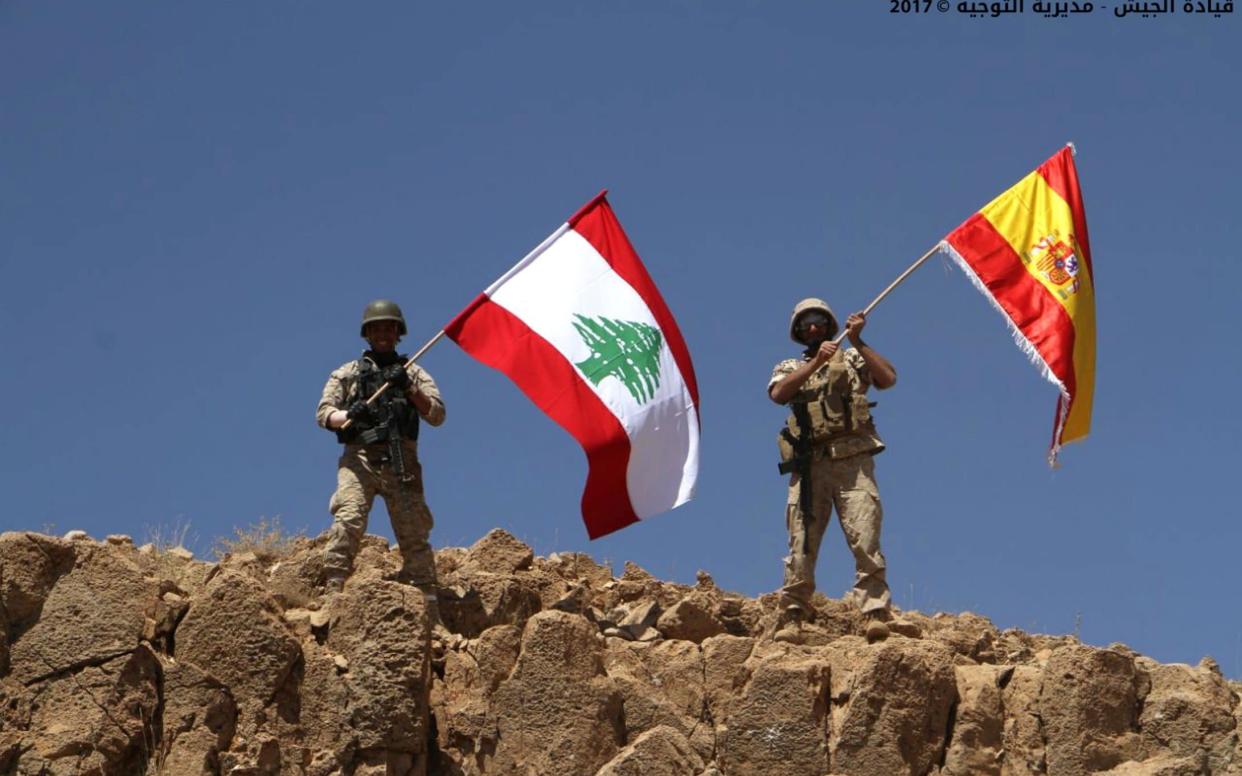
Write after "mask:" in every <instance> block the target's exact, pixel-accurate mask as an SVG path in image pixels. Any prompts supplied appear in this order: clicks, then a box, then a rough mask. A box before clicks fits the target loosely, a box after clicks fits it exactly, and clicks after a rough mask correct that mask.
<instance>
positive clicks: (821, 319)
mask: <svg viewBox="0 0 1242 776" xmlns="http://www.w3.org/2000/svg"><path fill="white" fill-rule="evenodd" d="M830 320H831V319H829V318H828V316H827V315H824V314H823V313H807V314H806V315H803V316H802V317H801V318H799V319H798V330H799V331H806V330H807V329H809V328H811V327H812V326H823V327H824V328H828V325H829V322H830Z"/></svg>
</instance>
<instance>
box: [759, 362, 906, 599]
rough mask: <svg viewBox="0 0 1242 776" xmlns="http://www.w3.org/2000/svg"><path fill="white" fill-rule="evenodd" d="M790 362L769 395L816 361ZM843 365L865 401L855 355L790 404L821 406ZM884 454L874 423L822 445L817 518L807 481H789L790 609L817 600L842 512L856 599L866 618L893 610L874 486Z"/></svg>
mask: <svg viewBox="0 0 1242 776" xmlns="http://www.w3.org/2000/svg"><path fill="white" fill-rule="evenodd" d="M809 360H810V359H809V357H804V358H802V359H788V360H786V361H782V362H781V363H779V364H777V365H776V368H775V369H773V370H772V379H771V380H769V381H768V391H769V392H771V390H772V387H773V386H775V385H776V384H777V383H779V382H780V381H781V380H783V379H784V378H785V377H786V376H787V375H789V374H790V373H791V372H793V371H794V370H795V369H797V368H798V367H800V366H802V365H803V364H804V363H806V362H807V361H809ZM834 363H835V365H836V368H837V369H838V370H840V369H841V368H842V367H843V368H844V374H845V377H846V379H848V381H849V385H850V392H851V393H852V394H855V395H857V396H862V395H864V394H865V393H866V391H867V389H868V388H870V386H871V377H870V373H869V371H868V369H867V362H866V361H865V360H864V359H863V357H862V354H860V353H859V352H858V351H857V350H855V349H854V348H849V349H846V350H840V351H838V352H837V355H836V356H835V357H834V359H833V361H831V362H829V363H828V364H825V365H824V366H823V367H821V368H820V369H819V370H818V371H817V372H815V373H814V374H813V375H811V377H810V378H808V379H807V381H806V383H805V384H804V385H803V386H802V387H801V388H800V389H799V391H798V393H797V394H796V395H795V396H794V398H793V399H792V400H791V402H790V403H791V404H792V403H794V402H799V401H802V402H807V401H815V400H818V399H819V398H820V397H821V396H823V395H824V394H825V393H826V392H828V391H830V390H831V387H830V385H829V381H828V373H829V369H830V367H832V366H833V365H834ZM883 449H884V443H883V442H882V441H881V440H880V437H879V436H878V435H877V434H876V433H875V428H874V426H872V425H871V424H870V422H869V421H868V422H867V423H866V424H865V425H862V426H861V427H859V428H858V429H856V430H854V431H852V432H850V433H845V434H842V435H840V436H837V437H835V438H833V439H831V440H830V441H828V442H825V443H823V444H820V445H816V446H815V448H814V449H813V450H812V452H811V462H810V464H809V467H808V468H809V479H810V486H811V492H810V514H809V515H808V514H805V513H804V510H803V504H804V503H805V502H804V500H803V493H802V488H803V487H804V483H803V481H802V480H803V478H802V476H801V474H800V473H799V472H798V471H797V470H795V471H794V472H793V473H792V474H791V475H790V478H789V497H788V499H787V501H786V506H785V524H786V527H787V529H788V531H789V555H788V557H786V558H785V582H784V585H783V586H782V588H781V599H782V604H783V605H784V606H797V607H800V608H802V609H805V610H807V611H810V610H811V608H812V607H811V593H813V592H815V562H816V560H817V559H818V557H819V545H820V542H821V541H822V540H823V538H824V531H825V529H827V527H828V521H829V519H830V518H831V517H832V509H833V507H834V506H835V507H836V510H837V516H838V519H839V520H840V522H841V530H842V532H843V533H844V534H845V541H846V544H847V545H849V548H850V552H852V553H853V554H854V563H855V573H854V589H853V592H852V595H853V597H854V599H855V602H856V603H857V604H858V606H859V608H860V609H862V611H863V612H864V613H865V612H873V611H877V610H887V609H888V607H889V602H890V599H891V596H890V595H889V590H888V582H887V581H886V580H885V578H884V574H885V569H886V564H885V561H884V554H883V553H882V552H880V526H881V524H882V522H883V518H884V512H883V508H882V507H881V505H880V492H879V489H878V488H877V487H876V483H875V462H874V460H873V458H872V456H874V455H875V454H876V453H879V452H881V451H882V450H883Z"/></svg>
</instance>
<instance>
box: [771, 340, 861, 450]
mask: <svg viewBox="0 0 1242 776" xmlns="http://www.w3.org/2000/svg"><path fill="white" fill-rule="evenodd" d="M864 390H865V386H864V385H863V384H862V381H861V378H860V377H859V375H858V373H857V372H856V371H855V370H853V369H851V368H850V367H849V365H848V364H847V363H846V361H845V351H844V350H838V351H837V352H836V354H835V355H833V357H832V359H831V360H830V361H829V362H828V363H827V364H825V365H824V366H823V367H821V368H820V369H819V370H818V371H817V372H815V373H814V374H812V375H811V376H810V377H809V378H807V381H806V382H805V383H803V384H802V387H801V388H800V389H798V392H797V393H796V394H794V397H793V399H791V400H790V402H789V409H790V414H789V417H788V418H787V419H786V420H785V427H784V428H782V429H781V430H780V433H779V434H778V435H777V445H778V446H779V447H780V453H781V465H780V470H781V472H782V473H788V472H790V471H793V470H794V469H795V468H797V465H798V464H799V463H801V462H804V461H807V462H809V458H810V456H811V455H812V454H813V453H814V451H815V450H817V449H821V448H822V449H826V450H827V451H828V456H829V457H830V458H842V457H846V456H849V455H855V454H857V453H863V452H869V453H878V452H880V451H881V450H883V449H884V443H883V442H881V441H880V438H879V436H878V435H877V434H876V430H875V423H874V422H873V421H872V419H871V408H872V407H874V406H875V403H874V402H869V401H867V395H866V393H864Z"/></svg>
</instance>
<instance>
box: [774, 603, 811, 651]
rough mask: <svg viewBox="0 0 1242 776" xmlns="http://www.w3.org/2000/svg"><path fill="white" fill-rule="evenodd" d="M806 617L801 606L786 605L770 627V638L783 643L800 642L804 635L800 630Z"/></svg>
mask: <svg viewBox="0 0 1242 776" xmlns="http://www.w3.org/2000/svg"><path fill="white" fill-rule="evenodd" d="M805 619H806V615H805V613H804V612H803V611H802V607H800V606H797V605H790V606H786V607H785V609H784V610H783V611H782V612H781V614H780V617H778V618H777V620H776V624H775V625H774V626H773V627H772V640H773V641H779V642H782V643H784V644H802V643H803V642H805V641H806V635H805V634H804V633H803V632H802V623H803V621H804V620H805Z"/></svg>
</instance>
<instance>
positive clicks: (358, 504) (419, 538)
mask: <svg viewBox="0 0 1242 776" xmlns="http://www.w3.org/2000/svg"><path fill="white" fill-rule="evenodd" d="M364 358H366V356H364ZM402 360H404V359H402ZM406 371H407V372H408V373H409V375H410V382H411V387H413V388H414V389H416V390H418V391H420V392H422V394H423V395H425V396H426V397H427V398H428V399H430V400H431V411H430V412H429V413H428V414H427V415H426V416H425V417H423V418H422V420H424V421H426V422H427V423H428V424H430V425H432V426H438V425H440V424H441V423H443V422H444V401H443V400H442V399H441V398H440V391H439V389H438V388H436V384H435V381H434V380H432V379H431V375H429V374H427V370H425V369H423V368H422V367H420V366H418V365H417V364H410V365H409V366H408V367H407V368H406ZM358 375H359V370H358V362H357V361H350V362H349V363H347V364H343V365H342V366H341V367H340V368H339V369H336V370H335V371H333V372H332V374H331V376H329V377H328V382H327V384H326V385H325V386H324V387H323V397H322V398H321V399H320V400H319V407H318V409H317V410H316V412H315V419H316V421H317V422H318V423H319V425H320V426H321V427H323V428H328V416H329V415H331V414H332V413H333V412H335V411H336V410H343V409H347V408H348V407H349V406H350V405H351V404H352V403H353V402H354V401H357V400H359V399H363V400H365V399H366V398H367V397H366V396H362V395H360V393H359V390H358V387H359V385H358V384H359V380H358ZM401 449H402V451H403V452H404V457H405V468H406V479H405V481H404V482H402V480H401V478H400V477H399V476H398V475H397V473H396V472H395V471H394V469H393V466H392V465H391V464H390V463H389V462H388V457H389V453H388V444H387V443H386V442H380V443H377V444H346V445H345V450H344V453H343V454H342V455H341V458H340V461H339V462H338V466H339V468H338V470H337V487H336V492H335V493H333V494H332V499H331V501H330V502H329V504H328V510H329V511H330V512H331V513H332V515H333V524H332V530H331V534H330V537H329V540H328V546H327V548H326V549H325V551H324V573H325V575H327V576H340V577H344V576H346V575H348V574H349V571H350V569H351V567H352V566H353V562H354V556H355V555H356V554H357V552H358V542H359V541H360V540H361V538H362V535H363V534H364V533H365V532H366V529H367V517H368V515H369V514H370V512H371V505H372V503H373V502H374V501H375V496H376V495H377V494H378V495H380V496H383V497H384V504H385V505H386V506H387V507H388V516H389V518H390V519H391V521H392V530H393V533H394V534H395V535H396V537H397V544H398V545H399V546H400V548H401V558H402V568H401V573H402V578H403V579H405V580H406V581H408V582H410V583H412V584H416V585H426V584H432V583H434V582H435V578H436V568H435V559H434V556H433V555H432V552H431V544H430V542H429V541H428V539H429V537H430V536H431V527H432V522H433V521H432V517H431V510H430V509H428V508H427V502H426V501H425V500H424V498H423V476H422V467H421V466H420V465H419V463H418V441H417V440H416V439H404V438H403V439H402V440H401Z"/></svg>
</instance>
